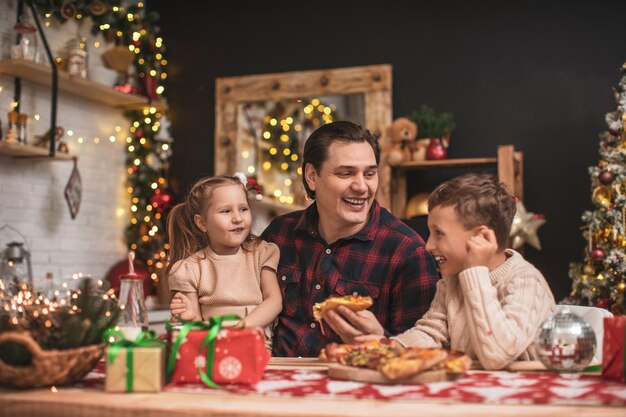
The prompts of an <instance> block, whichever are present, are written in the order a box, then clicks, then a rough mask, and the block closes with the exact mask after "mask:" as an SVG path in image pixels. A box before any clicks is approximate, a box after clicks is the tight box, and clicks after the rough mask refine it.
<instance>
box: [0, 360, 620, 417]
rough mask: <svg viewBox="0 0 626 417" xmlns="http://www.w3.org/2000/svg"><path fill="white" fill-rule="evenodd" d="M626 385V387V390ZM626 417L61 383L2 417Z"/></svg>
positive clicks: (599, 411)
mask: <svg viewBox="0 0 626 417" xmlns="http://www.w3.org/2000/svg"><path fill="white" fill-rule="evenodd" d="M295 366H299V369H311V370H319V369H320V367H319V364H315V363H306V364H304V365H293V364H291V363H284V362H283V363H276V361H274V363H273V364H272V365H270V368H274V369H285V368H290V369H293V368H294V367H295ZM625 389H626V388H625ZM562 415H575V416H577V417H579V416H580V417H585V416H589V417H592V416H593V417H608V416H616V417H617V416H620V417H624V416H625V415H626V407H595V406H594V407H592V406H557V405H486V404H468V403H466V404H458V403H457V404H442V403H437V402H422V401H420V402H415V401H397V400H393V401H380V400H356V401H355V400H345V399H330V400H329V399H326V398H325V399H323V400H320V399H316V398H311V397H280V398H273V397H267V396H258V395H236V394H229V393H219V394H217V393H215V394H214V393H211V394H209V395H207V394H202V393H180V392H161V393H158V394H141V393H137V394H134V393H130V394H113V393H105V392H102V391H101V390H97V389H86V388H71V387H68V388H65V387H60V388H58V390H57V391H56V392H53V391H52V390H51V389H39V390H27V391H11V390H6V389H5V390H0V417H40V416H49V417H101V416H115V417H127V416H128V417H178V416H267V417H269V416H272V417H274V416H279V417H280V416H394V417H402V416H428V417H439V416H450V417H452V416H453V417H459V416H464V417H465V416H469V417H471V416H475V417H486V416H546V417H548V416H549V417H553V416H562Z"/></svg>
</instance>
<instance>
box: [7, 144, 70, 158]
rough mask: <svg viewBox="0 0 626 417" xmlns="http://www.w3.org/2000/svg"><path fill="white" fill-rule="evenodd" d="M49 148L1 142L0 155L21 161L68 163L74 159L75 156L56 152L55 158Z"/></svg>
mask: <svg viewBox="0 0 626 417" xmlns="http://www.w3.org/2000/svg"><path fill="white" fill-rule="evenodd" d="M48 152H49V150H48V148H47V147H46V148H43V147H39V146H30V145H20V144H13V143H6V142H1V141H0V155H4V156H10V157H12V158H20V159H53V160H54V159H56V160H61V161H68V160H72V159H73V158H74V156H73V155H70V154H66V153H59V152H56V153H55V155H54V156H53V157H51V156H50V154H49V153H48Z"/></svg>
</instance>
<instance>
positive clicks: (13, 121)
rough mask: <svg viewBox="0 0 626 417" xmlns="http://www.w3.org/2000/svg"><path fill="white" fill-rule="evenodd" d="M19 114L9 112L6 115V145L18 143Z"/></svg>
mask: <svg viewBox="0 0 626 417" xmlns="http://www.w3.org/2000/svg"><path fill="white" fill-rule="evenodd" d="M19 115H20V114H19V113H18V112H16V111H10V112H9V113H8V119H9V126H8V128H7V135H6V137H5V138H4V140H5V141H6V143H18V128H17V125H18V122H19Z"/></svg>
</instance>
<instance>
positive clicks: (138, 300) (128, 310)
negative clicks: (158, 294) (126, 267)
mask: <svg viewBox="0 0 626 417" xmlns="http://www.w3.org/2000/svg"><path fill="white" fill-rule="evenodd" d="M143 280H144V277H143V276H142V275H139V274H134V273H128V274H122V275H120V297H119V300H118V302H119V306H120V308H121V309H122V311H121V312H120V318H119V321H118V323H117V326H118V327H119V328H120V331H121V332H122V334H123V335H124V337H125V338H126V339H128V340H135V339H136V338H137V336H138V335H139V333H141V331H142V330H148V310H147V309H146V303H145V300H144V294H143Z"/></svg>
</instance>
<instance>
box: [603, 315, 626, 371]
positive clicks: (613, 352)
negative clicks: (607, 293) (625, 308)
mask: <svg viewBox="0 0 626 417" xmlns="http://www.w3.org/2000/svg"><path fill="white" fill-rule="evenodd" d="M625 339H626V316H615V317H605V318H604V337H603V339H602V377H604V378H607V379H612V380H615V381H620V382H626V377H625V371H626V357H624V355H626V353H625V352H624V340H625Z"/></svg>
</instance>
